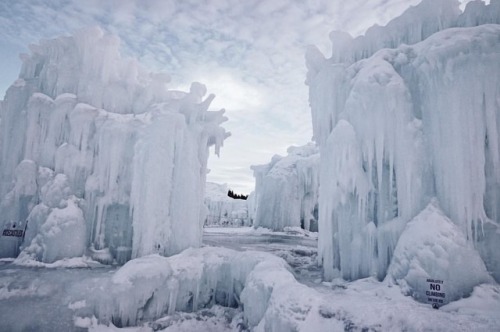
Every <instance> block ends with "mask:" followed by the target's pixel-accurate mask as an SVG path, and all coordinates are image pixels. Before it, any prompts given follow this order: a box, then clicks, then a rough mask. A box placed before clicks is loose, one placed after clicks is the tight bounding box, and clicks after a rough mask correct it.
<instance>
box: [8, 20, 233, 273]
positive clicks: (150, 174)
mask: <svg viewBox="0 0 500 332" xmlns="http://www.w3.org/2000/svg"><path fill="white" fill-rule="evenodd" d="M119 47H120V41H119V39H118V38H117V37H115V36H112V35H108V34H105V33H104V32H103V31H102V30H100V29H99V28H94V29H87V30H82V31H80V32H78V33H76V34H75V35H74V36H71V37H61V38H57V39H52V40H42V41H41V42H40V44H38V45H31V46H30V49H31V54H30V55H26V54H25V55H22V56H21V58H22V60H23V65H22V69H21V73H20V75H19V79H18V80H17V81H16V82H14V84H13V85H12V86H11V87H10V88H9V89H8V91H7V93H6V96H5V100H4V101H3V102H2V105H1V114H2V121H1V127H0V134H1V141H0V152H1V155H0V170H1V174H0V200H1V203H0V216H1V217H0V227H2V229H6V228H9V227H10V228H12V227H14V226H18V227H23V228H24V227H25V226H26V225H25V222H26V221H27V223H28V224H27V230H26V235H25V238H24V242H23V243H22V248H23V253H22V256H23V257H24V258H26V257H31V258H32V259H35V260H41V261H44V262H52V261H54V260H56V259H60V258H63V257H73V256H81V255H83V254H84V253H85V252H86V251H88V252H89V253H90V254H92V255H93V256H95V257H97V258H98V259H100V260H104V261H112V260H117V261H118V262H120V263H123V262H125V261H127V260H129V259H130V258H134V257H140V256H144V255H149V254H153V253H160V254H165V255H172V254H175V253H178V252H180V251H181V250H183V249H185V248H187V247H191V246H193V247H197V246H199V245H200V244H201V236H202V225H203V221H204V219H205V212H206V211H205V207H204V205H203V197H204V188H205V181H206V172H207V170H206V165H207V158H208V154H209V147H210V146H215V152H216V154H218V153H219V149H220V147H221V146H222V144H223V141H224V139H225V138H226V137H227V136H228V135H229V134H228V133H226V132H225V130H224V129H223V128H222V127H220V124H221V123H222V122H224V121H225V120H226V118H225V117H224V115H223V114H224V110H221V111H218V112H212V111H208V108H209V106H210V102H211V101H212V100H213V98H214V95H209V96H208V97H207V98H206V99H203V98H204V95H205V94H206V87H205V86H204V85H202V84H200V83H193V84H192V85H191V88H190V91H189V92H180V91H173V90H167V88H166V83H168V81H169V78H168V76H167V75H165V74H161V73H160V74H151V73H148V72H146V71H145V70H144V69H143V68H142V67H140V66H139V65H138V64H137V63H136V61H135V60H133V59H127V58H122V57H121V55H120V53H119ZM19 241H20V240H18V239H17V238H12V237H11V238H8V237H2V238H1V240H0V256H1V257H13V256H16V255H17V254H18V252H17V250H18V247H19V244H20V242H19Z"/></svg>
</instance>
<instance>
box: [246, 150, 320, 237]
mask: <svg viewBox="0 0 500 332" xmlns="http://www.w3.org/2000/svg"><path fill="white" fill-rule="evenodd" d="M287 152H288V155H287V156H286V157H281V156H279V155H275V156H274V157H273V158H272V160H271V162H270V163H268V164H265V165H256V166H252V169H253V172H254V177H255V196H254V197H253V198H252V199H254V200H255V206H254V209H255V212H254V213H255V219H254V226H255V227H266V228H270V229H273V230H283V229H284V228H285V227H302V228H304V229H306V230H314V231H317V229H318V227H317V220H318V191H319V154H318V148H317V147H316V146H315V144H313V143H309V144H306V145H304V146H300V147H296V146H291V147H289V148H288V151H287Z"/></svg>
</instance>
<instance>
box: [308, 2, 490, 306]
mask: <svg viewBox="0 0 500 332" xmlns="http://www.w3.org/2000/svg"><path fill="white" fill-rule="evenodd" d="M499 23H500V1H498V0H492V1H491V2H490V4H489V5H486V4H484V3H483V2H481V1H472V2H470V3H468V4H467V6H466V8H465V10H464V12H461V11H460V9H459V4H458V2H457V1H455V0H424V1H422V3H420V4H419V5H418V6H415V7H411V8H409V9H408V10H407V11H406V12H405V13H403V14H402V15H401V16H400V17H398V18H396V19H394V20H393V21H391V22H390V23H389V24H387V26H385V27H379V26H375V27H372V28H371V29H369V30H368V31H367V33H366V35H365V36H361V37H358V38H355V39H353V38H351V37H350V36H349V35H348V34H346V33H342V32H333V33H332V34H331V35H330V37H331V40H332V44H333V50H332V56H331V57H330V58H325V57H324V56H323V55H322V54H321V53H320V52H319V51H318V49H317V48H315V47H310V48H309V49H308V51H307V54H306V61H307V67H308V73H307V81H306V83H307V84H308V86H309V91H310V92H309V93H310V94H309V101H310V105H311V112H312V118H313V131H314V140H315V141H316V142H317V144H318V145H319V149H320V156H321V158H320V184H321V185H320V193H319V208H320V212H319V230H320V232H319V240H318V241H319V244H318V245H319V253H318V254H319V259H320V261H321V262H322V264H323V267H324V274H325V277H326V278H328V279H331V278H334V277H335V276H337V275H338V274H340V276H341V277H343V278H345V279H348V280H353V279H358V278H362V277H367V276H376V277H377V278H378V279H379V280H382V279H384V278H386V277H387V278H389V280H394V281H396V282H398V283H399V284H401V285H403V286H405V287H406V289H407V291H408V292H409V293H416V292H417V293H418V289H419V287H420V286H419V285H420V282H421V280H422V279H424V278H436V279H440V278H442V280H443V279H444V281H445V284H446V282H447V281H446V280H448V281H449V282H450V284H449V286H450V288H453V289H448V290H449V293H450V296H451V297H452V298H457V297H460V296H463V295H466V294H468V293H469V292H470V291H471V290H472V287H473V286H475V285H477V284H479V283H481V282H485V281H489V280H491V277H490V275H492V276H493V277H494V278H495V279H496V280H497V281H499V280H500V254H499V253H500V227H499V226H500V225H499V223H500V40H499V36H500V25H499ZM478 253H479V254H480V255H479V254H478Z"/></svg>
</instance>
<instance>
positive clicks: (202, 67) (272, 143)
mask: <svg viewBox="0 0 500 332" xmlns="http://www.w3.org/2000/svg"><path fill="white" fill-rule="evenodd" d="M418 2H419V0H371V1H364V0H352V1H344V0H309V1H302V0H273V1H268V0H245V1H239V0H205V1H199V0H107V1H102V0H86V1H80V0H26V1H18V0H2V1H0V25H1V26H2V29H1V30H0V46H1V47H2V62H1V63H0V73H2V75H1V76H0V77H2V78H0V80H1V81H0V89H2V87H5V86H7V85H8V84H10V83H11V82H12V81H13V80H14V79H15V76H14V74H13V71H12V70H11V69H10V68H12V67H16V66H19V61H17V60H16V61H14V60H13V59H14V58H16V59H17V53H19V52H20V51H23V52H26V45H28V44H29V43H34V42H37V41H38V40H39V39H41V38H52V37H56V36H58V35H68V34H71V33H73V32H74V31H75V30H77V29H79V28H82V27H87V26H91V25H100V26H101V27H102V28H103V29H105V30H107V31H109V32H112V33H114V34H116V35H118V36H119V37H120V38H121V39H122V52H123V53H124V54H125V55H128V56H132V57H135V58H138V59H139V61H140V62H141V63H142V64H143V65H145V66H146V67H147V68H150V69H151V70H153V71H166V72H168V73H169V74H170V75H171V77H172V83H171V84H172V86H171V87H172V88H178V87H184V88H187V87H188V86H189V83H190V82H191V81H201V82H202V83H204V84H206V85H207V87H208V90H209V92H211V93H215V94H216V95H217V98H216V100H215V101H214V103H213V108H214V109H218V108H226V109H227V115H228V117H229V119H230V120H229V121H228V122H227V123H226V124H225V126H226V127H227V129H228V130H230V131H231V132H232V134H233V135H232V137H230V138H229V139H228V140H227V141H226V143H225V148H224V149H223V150H222V151H221V158H220V159H215V158H214V157H212V158H211V159H210V162H209V166H210V168H211V169H212V171H211V173H210V175H209V177H208V178H209V180H211V181H217V182H221V181H223V182H227V183H228V184H229V185H230V186H232V187H233V188H235V190H237V191H241V192H248V191H249V190H251V188H252V186H253V178H252V173H251V171H250V169H249V166H250V165H252V164H259V163H265V162H268V161H269V160H270V158H271V157H272V155H273V154H275V153H281V154H284V153H285V151H286V147H287V146H288V145H292V144H295V145H297V144H305V143H307V141H309V140H310V138H311V136H312V129H311V116H310V114H309V112H310V111H309V107H308V90H307V87H306V86H305V85H304V83H303V82H304V80H305V73H306V69H305V64H304V50H305V47H306V46H307V45H309V44H314V45H317V46H318V47H319V49H320V50H321V51H322V52H324V53H325V55H327V56H328V55H329V54H330V51H331V43H330V40H329V38H328V34H329V32H330V31H331V30H339V29H340V30H346V31H348V32H350V33H351V34H353V35H358V34H361V33H363V32H364V31H366V29H367V28H368V27H370V26H371V25H373V24H375V23H376V24H379V25H384V24H386V23H387V22H388V21H389V20H390V19H391V18H393V17H394V16H397V15H399V14H400V13H402V12H403V11H404V10H405V9H406V8H408V7H409V6H410V5H415V4H417V3H418ZM463 2H467V1H463ZM0 93H3V92H2V91H0Z"/></svg>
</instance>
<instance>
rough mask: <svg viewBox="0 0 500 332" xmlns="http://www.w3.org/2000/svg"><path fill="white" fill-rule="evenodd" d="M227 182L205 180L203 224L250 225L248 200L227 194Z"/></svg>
mask: <svg viewBox="0 0 500 332" xmlns="http://www.w3.org/2000/svg"><path fill="white" fill-rule="evenodd" d="M228 190H229V189H228V186H227V184H218V183H213V182H207V185H206V190H205V205H206V207H207V209H208V212H207V215H206V218H205V226H250V225H252V221H251V218H250V216H249V213H248V201H247V200H242V199H234V198H231V197H229V196H227V192H228Z"/></svg>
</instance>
